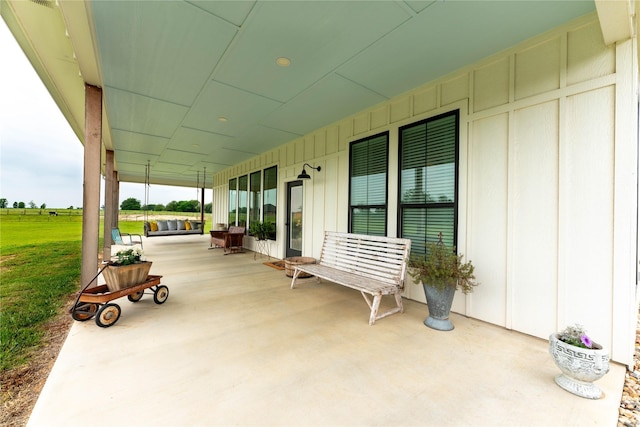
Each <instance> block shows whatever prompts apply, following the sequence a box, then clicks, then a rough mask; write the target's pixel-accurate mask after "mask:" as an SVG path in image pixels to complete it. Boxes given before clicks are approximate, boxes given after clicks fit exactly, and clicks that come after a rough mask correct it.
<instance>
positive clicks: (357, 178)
mask: <svg viewBox="0 0 640 427" xmlns="http://www.w3.org/2000/svg"><path fill="white" fill-rule="evenodd" d="M388 164H389V133H388V132H385V133H382V134H379V135H375V136H372V137H369V138H365V139H361V140H358V141H354V142H352V143H351V145H350V146H349V231H350V232H351V233H357V234H369V235H373V236H386V235H387V185H388V184H387V182H388V180H387V178H388Z"/></svg>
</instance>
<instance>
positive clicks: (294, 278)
mask: <svg viewBox="0 0 640 427" xmlns="http://www.w3.org/2000/svg"><path fill="white" fill-rule="evenodd" d="M299 275H300V271H299V270H298V269H297V268H296V269H295V270H293V277H292V278H291V289H293V287H294V286H295V285H296V279H297V278H298V276H299Z"/></svg>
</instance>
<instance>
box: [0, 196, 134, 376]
mask: <svg viewBox="0 0 640 427" xmlns="http://www.w3.org/2000/svg"><path fill="white" fill-rule="evenodd" d="M38 210H39V209H33V211H38ZM10 211H18V209H15V210H13V209H11V210H10ZM26 211H31V209H26ZM58 212H59V215H58V216H49V215H48V213H47V215H38V214H29V215H26V214H25V215H22V214H20V215H18V214H7V213H6V212H0V372H4V371H5V370H8V369H12V368H15V367H17V366H20V365H22V364H24V363H26V362H27V361H28V360H29V358H30V357H31V356H32V355H33V354H34V352H37V350H38V347H39V346H41V345H42V344H41V339H42V336H43V333H44V325H45V323H46V322H47V321H48V320H50V319H52V318H53V317H55V316H56V315H57V314H58V313H60V312H61V310H62V309H63V307H64V306H65V304H66V303H67V301H69V300H70V298H72V296H73V295H75V293H76V292H77V291H78V290H79V289H80V283H79V282H80V271H81V249H82V216H81V211H80V214H78V211H71V214H68V215H65V214H63V213H61V211H60V210H58ZM119 226H120V230H121V231H122V232H126V233H137V234H142V223H141V222H124V221H121V222H120V224H119ZM100 236H102V224H101V229H100ZM101 244H102V239H100V247H101ZM96 256H97V253H96Z"/></svg>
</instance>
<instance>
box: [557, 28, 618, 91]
mask: <svg viewBox="0 0 640 427" xmlns="http://www.w3.org/2000/svg"><path fill="white" fill-rule="evenodd" d="M568 50H569V52H568V57H567V83H568V84H575V83H580V82H584V81H587V80H589V79H593V78H597V77H602V76H606V75H608V74H613V73H615V71H616V51H615V45H611V46H605V45H604V40H603V39H602V31H601V30H600V26H599V25H598V23H597V22H593V23H591V24H589V25H586V26H584V27H581V28H578V29H576V30H574V31H569V33H568Z"/></svg>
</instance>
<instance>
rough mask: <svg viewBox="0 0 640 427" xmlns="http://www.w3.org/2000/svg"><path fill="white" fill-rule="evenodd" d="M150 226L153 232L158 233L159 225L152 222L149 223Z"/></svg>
mask: <svg viewBox="0 0 640 427" xmlns="http://www.w3.org/2000/svg"><path fill="white" fill-rule="evenodd" d="M149 226H150V227H151V231H158V223H157V222H155V221H152V222H150V223H149Z"/></svg>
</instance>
